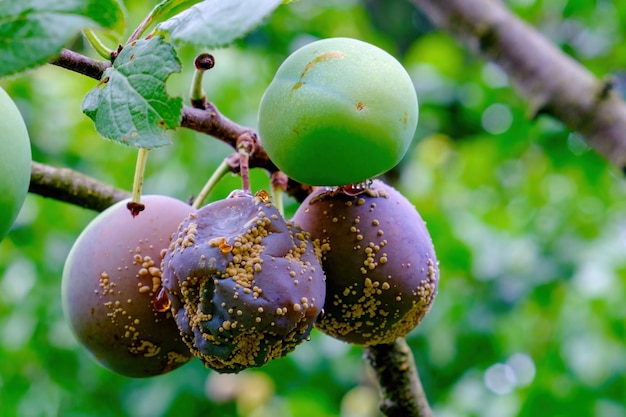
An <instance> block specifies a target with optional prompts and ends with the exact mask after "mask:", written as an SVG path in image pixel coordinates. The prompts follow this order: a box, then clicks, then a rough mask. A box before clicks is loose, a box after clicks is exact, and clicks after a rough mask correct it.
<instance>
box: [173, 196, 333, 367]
mask: <svg viewBox="0 0 626 417" xmlns="http://www.w3.org/2000/svg"><path fill="white" fill-rule="evenodd" d="M324 281H325V276H324V273H323V271H322V268H321V266H320V264H319V261H318V253H317V252H316V251H315V248H314V246H313V244H312V243H311V242H310V240H309V236H308V234H307V233H305V232H303V231H302V230H300V229H299V228H297V227H294V226H293V225H291V224H288V223H287V222H286V221H285V220H284V218H283V217H282V216H281V215H280V213H279V212H278V210H277V209H276V207H274V206H273V205H272V204H271V202H270V201H269V197H268V195H267V193H266V192H264V191H260V192H258V193H257V195H255V196H252V195H251V194H249V193H245V192H243V191H236V192H233V193H231V196H229V198H227V199H224V200H220V201H215V202H212V203H210V204H208V205H206V206H204V207H202V208H201V209H199V210H198V211H197V212H196V213H192V214H190V215H189V217H188V218H187V219H186V220H185V221H184V222H183V223H182V224H181V225H180V227H179V229H178V231H177V232H176V233H175V234H174V236H173V238H172V243H171V245H170V247H169V249H168V251H167V252H166V254H165V256H164V259H163V286H164V288H165V289H166V291H167V293H168V296H169V298H170V300H171V302H172V311H174V313H175V317H176V322H177V323H178V326H179V328H180V330H181V332H182V335H183V340H184V341H185V342H186V343H187V344H188V345H189V347H190V348H191V350H192V351H193V352H194V354H195V355H196V356H198V357H199V358H200V359H201V360H202V361H203V362H204V364H205V365H206V366H207V367H209V368H212V369H214V370H217V371H218V372H223V373H233V372H239V371H241V370H243V369H246V368H250V367H258V366H262V365H264V364H265V363H267V362H268V361H270V360H272V359H275V358H279V357H282V356H284V355H286V354H287V353H289V352H291V351H292V350H293V349H295V347H296V346H297V345H298V344H299V343H301V342H302V341H303V340H304V339H306V338H308V336H309V333H310V331H311V328H312V327H313V323H314V321H315V320H316V318H317V317H318V315H319V313H320V311H321V309H322V306H323V305H324V300H325V294H326V288H325V283H324Z"/></svg>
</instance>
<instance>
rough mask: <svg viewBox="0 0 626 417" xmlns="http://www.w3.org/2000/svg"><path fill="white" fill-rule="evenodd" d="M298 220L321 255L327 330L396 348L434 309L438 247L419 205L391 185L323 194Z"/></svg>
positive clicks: (319, 192)
mask: <svg viewBox="0 0 626 417" xmlns="http://www.w3.org/2000/svg"><path fill="white" fill-rule="evenodd" d="M359 191H361V192H359ZM355 194H356V195H355ZM293 221H294V222H295V223H296V224H298V225H300V226H301V227H302V229H304V230H306V231H307V232H309V233H310V234H311V237H312V239H314V240H316V242H318V243H319V246H320V250H321V252H322V267H323V268H324V272H325V273H326V277H327V280H326V290H327V293H326V303H325V305H324V314H323V315H322V317H320V319H319V320H318V321H317V323H316V327H317V328H319V329H320V330H321V331H323V332H325V333H327V334H329V335H331V336H333V337H336V338H338V339H341V340H343V341H346V342H350V343H354V344H359V345H365V346H371V345H377V344H382V343H391V342H393V341H394V340H395V339H396V338H397V337H403V336H405V335H406V334H407V333H408V332H409V331H411V330H412V329H413V328H414V327H415V326H417V324H419V322H420V321H421V319H422V318H423V317H424V315H425V314H426V313H427V312H428V310H429V309H430V306H431V304H432V302H433V299H434V297H435V294H436V292H437V286H438V280H439V268H438V263H437V259H436V257H435V251H434V247H433V244H432V241H431V238H430V235H429V233H428V230H427V229H426V226H425V224H424V221H423V220H422V218H421V216H420V215H419V213H418V212H417V210H416V209H415V207H414V206H413V205H412V204H411V203H410V202H409V201H408V200H407V199H406V198H405V197H404V196H402V195H401V194H400V193H399V192H398V191H396V190H395V189H393V188H392V187H390V186H389V185H386V184H384V183H383V182H382V181H379V180H374V181H373V182H372V183H371V185H370V186H369V187H367V188H364V189H363V190H356V192H355V190H350V192H349V193H346V192H344V190H343V189H341V188H339V189H332V190H331V189H328V188H318V189H316V190H315V191H314V192H313V193H312V194H311V195H309V196H308V197H307V199H306V200H305V201H304V202H303V203H302V205H301V206H300V207H299V208H298V210H297V211H296V213H295V215H294V217H293Z"/></svg>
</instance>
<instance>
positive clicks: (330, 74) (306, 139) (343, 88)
mask: <svg viewBox="0 0 626 417" xmlns="http://www.w3.org/2000/svg"><path fill="white" fill-rule="evenodd" d="M258 118H259V121H258V122H259V126H258V130H259V133H260V136H261V141H262V143H263V147H264V148H265V150H266V152H267V154H268V155H269V157H270V159H271V160H272V161H273V162H274V163H275V164H276V166H278V168H280V169H281V170H282V171H283V172H285V173H286V174H287V175H288V176H289V177H291V178H293V179H294V180H297V181H299V182H301V183H305V184H310V185H347V184H354V183H359V182H361V181H364V180H367V179H369V178H372V177H375V176H377V175H379V174H382V173H384V172H386V171H388V170H390V169H391V168H393V167H394V166H395V165H396V164H397V163H398V162H399V161H400V159H401V158H402V157H403V156H404V154H405V153H406V151H407V149H408V147H409V144H410V143H411V140H412V139H413V135H414V134H415V129H416V127H417V118H418V106H417V96H416V94H415V88H414V86H413V82H412V80H411V78H410V76H409V75H408V73H407V72H406V70H405V69H404V67H403V66H402V65H401V64H400V63H399V62H398V61H397V60H396V59H395V58H394V57H393V56H391V55H390V54H388V53H387V52H385V51H383V50H382V49H380V48H378V47H376V46H374V45H371V44H369V43H366V42H362V41H359V40H356V39H349V38H330V39H324V40H320V41H316V42H313V43H310V44H308V45H306V46H304V47H302V48H300V49H298V50H297V51H295V52H294V53H293V54H292V55H291V56H289V57H288V58H287V59H286V60H285V62H283V64H282V65H281V66H280V68H279V69H278V71H277V73H276V75H275V77H274V79H273V80H272V82H271V83H270V85H269V86H268V88H267V90H266V91H265V94H264V95H263V98H262V99H261V103H260V107H259V115H258Z"/></svg>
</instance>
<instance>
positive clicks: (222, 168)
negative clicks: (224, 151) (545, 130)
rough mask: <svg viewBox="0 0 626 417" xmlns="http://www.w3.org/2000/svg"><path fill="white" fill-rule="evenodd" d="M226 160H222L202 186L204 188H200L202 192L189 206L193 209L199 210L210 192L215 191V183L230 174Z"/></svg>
mask: <svg viewBox="0 0 626 417" xmlns="http://www.w3.org/2000/svg"><path fill="white" fill-rule="evenodd" d="M228 160H229V158H224V160H223V161H222V163H221V164H220V165H219V166H218V167H217V169H216V170H215V171H213V174H212V175H211V177H210V178H209V179H208V181H207V182H206V184H204V187H202V190H200V192H199V193H198V196H197V197H196V199H195V200H194V202H193V204H192V205H191V206H192V207H193V208H194V209H199V208H200V207H202V205H203V204H204V202H205V200H206V199H207V197H208V196H209V194H211V191H213V189H215V186H216V185H217V183H218V182H219V181H220V180H221V179H222V177H224V175H226V174H228V173H229V172H230V164H229V163H228Z"/></svg>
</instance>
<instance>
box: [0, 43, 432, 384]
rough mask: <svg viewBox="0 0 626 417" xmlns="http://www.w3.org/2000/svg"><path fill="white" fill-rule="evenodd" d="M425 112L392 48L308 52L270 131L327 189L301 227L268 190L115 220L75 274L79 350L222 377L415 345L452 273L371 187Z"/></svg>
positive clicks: (112, 364)
mask: <svg viewBox="0 0 626 417" xmlns="http://www.w3.org/2000/svg"><path fill="white" fill-rule="evenodd" d="M355 80H356V81H355ZM363 80H366V81H367V83H366V85H365V86H364V83H363ZM417 113H418V109H417V98H416V96H415V91H414V89H413V86H412V81H411V79H410V77H409V76H408V74H407V73H406V71H405V70H404V68H402V66H401V65H400V64H399V63H398V62H397V61H396V60H395V59H394V58H393V57H391V56H390V55H389V54H387V53H386V52H384V51H382V50H380V49H379V48H376V47H374V46H372V45H369V44H366V43H364V42H361V41H357V40H353V39H346V38H335V39H328V40H323V41H318V42H313V43H311V44H310V45H307V46H305V47H303V48H301V49H300V50H298V51H296V52H295V53H294V54H293V55H292V56H291V57H289V58H288V59H287V60H286V61H285V63H284V64H283V65H282V66H281V68H280V69H279V71H278V73H277V74H276V77H275V79H274V80H273V81H272V83H271V84H270V85H269V87H268V88H267V90H266V92H265V94H264V96H263V99H262V101H261V105H260V109H259V131H260V133H261V141H262V142H263V145H264V147H265V148H266V150H267V153H268V155H269V156H270V158H271V159H272V161H274V162H275V163H276V164H277V166H278V167H279V168H280V169H281V170H283V171H284V173H285V174H286V175H287V176H289V177H290V178H292V179H295V180H298V181H300V182H302V183H305V184H308V185H312V186H315V185H319V187H317V188H314V189H313V191H312V193H311V194H310V195H309V196H308V197H307V198H306V199H305V200H304V201H303V202H302V204H301V205H300V207H299V208H298V210H297V211H296V213H295V215H294V217H293V219H292V220H291V221H287V220H285V219H284V218H283V216H282V215H281V213H280V212H279V210H278V209H277V208H276V207H275V206H274V205H273V204H272V203H271V201H270V199H269V196H268V194H267V193H266V192H264V191H260V192H258V193H257V194H255V195H252V194H251V193H250V192H248V191H235V192H233V193H231V195H230V196H229V197H228V198H226V199H223V200H220V201H215V202H212V203H210V204H208V205H206V206H204V207H202V208H200V209H198V210H196V209H193V208H192V207H190V206H189V205H187V204H185V203H182V202H180V201H178V200H175V199H171V198H168V197H158V196H146V197H144V199H143V203H144V204H145V207H146V209H145V211H144V212H142V213H141V214H140V215H138V216H137V217H136V218H133V217H132V216H131V215H130V214H129V212H128V211H127V210H126V204H125V202H121V203H118V204H117V205H114V206H113V207H111V208H109V209H108V210H106V211H104V212H103V213H101V214H100V215H99V216H98V217H96V219H94V221H93V222H92V223H91V224H90V225H89V226H88V227H87V228H86V229H85V231H84V232H83V233H82V234H81V236H80V237H79V238H78V240H77V241H76V243H75V245H74V247H73V248H72V250H71V252H70V255H69V257H68V259H67V262H66V265H65V270H64V274H63V299H64V305H65V310H66V314H67V316H68V319H69V321H70V324H71V326H72V328H73V330H74V331H75V333H76V335H77V337H78V339H79V340H80V341H81V342H82V343H83V344H84V345H85V346H86V347H87V349H88V350H89V351H91V353H92V354H93V355H94V356H95V357H96V359H97V360H98V361H100V363H102V364H103V365H105V366H106V367H108V368H110V369H111V370H113V371H116V372H119V373H122V374H124V375H128V376H151V375H158V374H161V373H164V372H167V371H170V370H173V369H175V368H177V367H179V366H181V365H183V364H184V363H186V362H187V361H189V360H190V359H191V358H193V357H197V358H200V360H201V361H202V362H203V363H204V364H205V365H206V366H207V367H209V368H212V369H215V370H217V371H219V372H239V371H241V370H243V369H247V368H251V367H258V366H262V365H264V364H266V363H267V362H269V361H270V360H273V359H276V358H280V357H282V356H284V355H286V354H288V353H289V352H291V351H293V350H294V349H295V348H296V347H297V346H298V345H299V344H300V343H302V341H304V340H307V339H308V338H309V335H310V333H311V330H312V328H313V327H317V328H318V329H319V330H320V331H321V332H323V333H326V334H328V335H330V336H332V337H335V338H338V339H340V340H342V341H345V342H348V343H353V344H357V345H362V346H372V345H379V344H389V343H392V342H393V341H394V340H395V339H397V338H398V337H404V336H405V335H406V334H407V333H409V332H410V331H411V330H412V329H413V328H415V327H416V326H417V325H418V324H419V323H420V321H421V320H422V319H423V318H424V316H425V315H426V313H427V312H428V311H429V309H430V307H431V305H432V303H433V300H434V298H435V295H436V293H437V289H438V281H439V268H438V262H437V258H436V255H435V250H434V247H433V243H432V240H431V238H430V235H429V233H428V230H427V229H426V226H425V223H424V221H423V220H422V218H421V217H420V214H419V213H418V212H417V210H416V209H415V207H414V206H413V205H412V204H411V203H410V202H409V201H408V200H407V199H406V198H405V197H403V196H402V195H401V194H400V193H399V192H398V191H397V190H395V189H394V188H392V187H391V186H389V185H387V184H385V183H384V182H382V181H380V180H371V179H370V178H372V177H374V176H376V175H378V174H380V173H383V172H385V171H387V170H389V169H390V168H392V167H393V166H394V165H396V164H397V163H398V161H399V160H400V158H402V156H403V155H404V153H405V152H406V150H407V148H408V146H409V143H410V141H411V139H412V137H413V134H414V131H415V127H416V124H417ZM241 168H242V173H243V167H241ZM245 168H246V169H247V166H246V167H245ZM242 177H243V175H242ZM244 188H246V189H247V188H249V187H244ZM0 232H1V230H0ZM0 234H1V233H0Z"/></svg>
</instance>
